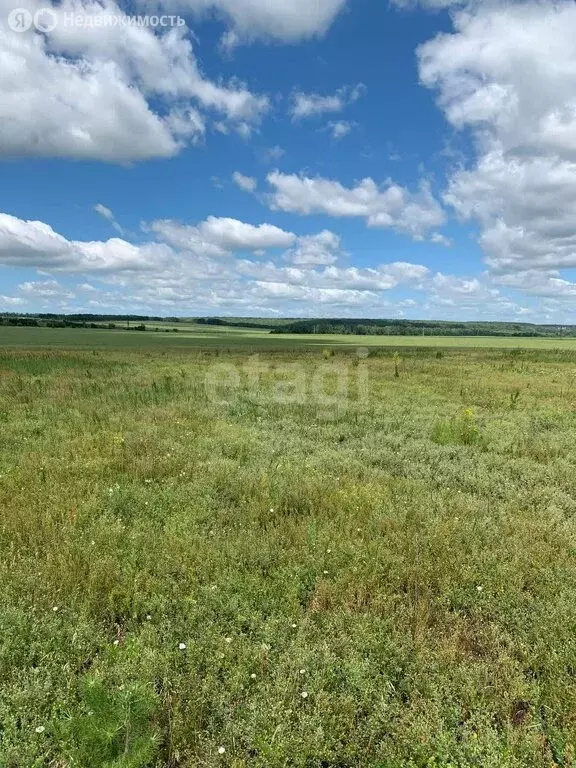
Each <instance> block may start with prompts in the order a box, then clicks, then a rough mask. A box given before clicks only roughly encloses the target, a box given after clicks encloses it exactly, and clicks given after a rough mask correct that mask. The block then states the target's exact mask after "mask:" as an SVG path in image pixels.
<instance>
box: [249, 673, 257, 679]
mask: <svg viewBox="0 0 576 768" xmlns="http://www.w3.org/2000/svg"><path fill="white" fill-rule="evenodd" d="M250 679H251V680H256V675H255V673H254V672H252V674H251V675H250Z"/></svg>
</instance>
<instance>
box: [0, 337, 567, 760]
mask: <svg viewBox="0 0 576 768" xmlns="http://www.w3.org/2000/svg"><path fill="white" fill-rule="evenodd" d="M505 341H506V340H503V339H495V338H490V339H480V338H478V339H476V338H474V339H470V338H465V339H453V338H450V339H445V338H443V339H431V338H419V337H400V338H398V339H391V338H386V339H383V338H382V337H374V339H372V338H367V337H362V338H361V339H357V338H353V339H350V340H349V339H347V338H346V337H341V336H340V337H329V338H310V337H308V338H297V339H294V338H290V337H284V336H281V337H275V336H267V335H265V334H263V333H262V332H258V331H250V330H249V331H246V330H243V331H242V332H236V333H234V332H230V330H229V329H226V331H225V332H224V333H223V332H222V331H221V330H218V331H215V330H213V329H210V331H207V332H203V333H200V332H199V331H196V330H194V332H191V333H190V334H185V333H178V334H162V333H138V332H122V331H99V330H84V329H79V330H73V329H29V328H1V329H0V345H1V346H2V349H0V427H1V430H0V508H1V510H2V517H1V526H0V554H1V557H0V569H1V572H0V579H1V580H0V585H1V586H0V590H1V591H0V595H1V599H0V631H1V643H0V765H1V766H2V768H40V767H42V768H43V767H44V766H46V767H47V768H197V767H202V768H204V767H208V768H212V767H214V768H216V767H218V768H225V767H226V768H228V767H229V768H243V767H244V766H256V767H257V768H259V767H260V768H268V767H271V768H291V767H292V766H294V767H296V768H364V767H369V768H526V767H528V768H552V766H562V768H565V767H568V766H574V765H575V764H576V763H575V749H576V736H575V734H576V705H575V702H576V523H575V520H576V517H575V515H576V389H575V383H576V340H573V341H551V340H544V339H542V340H540V339H522V340H513V341H510V343H509V344H508V346H510V347H513V348H510V349H506V348H502V347H506V346H507V345H506V343H505ZM359 342H360V344H359ZM426 344H430V345H432V346H435V347H437V346H439V345H440V346H442V347H446V348H445V349H438V348H423V345H426ZM385 345H391V346H394V345H400V346H402V347H404V348H403V349H399V347H395V349H387V348H386V346H385ZM358 346H362V347H371V348H372V349H371V353H370V354H369V355H368V356H363V355H358V354H357V352H356V347H358ZM409 346H413V347H414V348H412V349H410V348H409ZM458 346H462V347H472V346H478V347H480V346H487V347H491V348H490V349H479V348H478V349H472V348H468V349H466V348H461V349H459V348H457V347H458ZM330 347H334V349H335V354H332V353H331V352H330ZM519 347H533V348H532V349H528V348H526V349H519ZM558 350H560V351H558ZM563 350H566V351H563ZM256 353H257V354H256Z"/></svg>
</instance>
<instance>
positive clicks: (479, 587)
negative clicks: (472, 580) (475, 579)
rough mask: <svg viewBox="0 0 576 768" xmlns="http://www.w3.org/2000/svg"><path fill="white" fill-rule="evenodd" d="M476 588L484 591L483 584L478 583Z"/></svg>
mask: <svg viewBox="0 0 576 768" xmlns="http://www.w3.org/2000/svg"><path fill="white" fill-rule="evenodd" d="M476 589H477V590H478V592H482V590H483V589H484V587H483V586H482V585H481V584H478V586H477V587H476Z"/></svg>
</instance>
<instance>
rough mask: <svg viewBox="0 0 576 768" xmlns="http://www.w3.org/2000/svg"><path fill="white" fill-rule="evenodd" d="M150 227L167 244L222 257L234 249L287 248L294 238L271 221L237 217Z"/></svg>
mask: <svg viewBox="0 0 576 768" xmlns="http://www.w3.org/2000/svg"><path fill="white" fill-rule="evenodd" d="M151 229H152V230H153V231H154V232H156V234H158V235H159V236H160V237H161V238H162V239H163V240H164V241H165V242H167V243H169V244H170V245H172V246H174V247H176V248H181V249H185V250H190V251H193V252H196V253H201V254H203V255H207V256H215V257H218V256H226V255H228V254H230V253H234V252H235V251H259V250H266V249H268V248H289V247H290V246H291V245H292V244H293V243H294V241H295V240H296V235H294V234H293V233H292V232H285V231H284V230H283V229H280V228H279V227H275V226H273V225H272V224H259V225H258V226H254V225H253V224H246V223H245V222H243V221H238V219H229V218H218V217H217V216H209V217H208V218H207V219H206V220H205V221H202V222H201V223H200V224H198V225H197V226H190V225H186V224H179V223H178V222H174V221H169V220H159V221H155V222H153V223H152V225H151Z"/></svg>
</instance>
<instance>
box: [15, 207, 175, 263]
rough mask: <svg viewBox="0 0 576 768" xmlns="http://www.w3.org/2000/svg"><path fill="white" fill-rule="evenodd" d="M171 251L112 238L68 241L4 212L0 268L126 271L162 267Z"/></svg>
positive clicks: (40, 224) (44, 226)
mask: <svg viewBox="0 0 576 768" xmlns="http://www.w3.org/2000/svg"><path fill="white" fill-rule="evenodd" d="M169 255H170V253H169V250H168V249H167V248H166V247H165V246H162V245H159V244H156V243H148V244H145V245H141V246H138V245H133V244H132V243H129V242H127V241H126V240H121V239H119V238H112V239H111V240H107V241H105V242H99V241H95V242H82V241H78V240H67V239H66V238H65V237H63V236H62V235H60V234H58V233H57V232H55V231H54V230H53V229H52V227H50V226H49V225H48V224H44V223H43V222H41V221H24V220H23V219H18V218H16V217H15V216H10V215H8V214H6V213H0V265H2V266H18V267H36V268H39V269H51V270H62V271H81V270H94V271H97V272H100V271H110V270H114V271H124V270H140V269H149V268H151V267H152V266H153V267H160V266H161V265H162V263H164V262H167V261H168V259H169Z"/></svg>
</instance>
